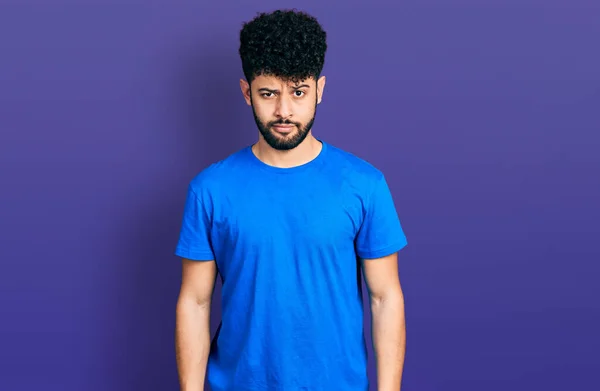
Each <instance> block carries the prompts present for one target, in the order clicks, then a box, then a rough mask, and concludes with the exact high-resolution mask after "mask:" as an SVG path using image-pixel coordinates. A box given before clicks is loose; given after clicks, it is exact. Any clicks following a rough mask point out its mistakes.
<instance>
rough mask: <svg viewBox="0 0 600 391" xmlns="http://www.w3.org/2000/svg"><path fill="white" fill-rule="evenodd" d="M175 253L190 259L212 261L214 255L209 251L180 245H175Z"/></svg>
mask: <svg viewBox="0 0 600 391" xmlns="http://www.w3.org/2000/svg"><path fill="white" fill-rule="evenodd" d="M175 255H177V256H179V257H181V258H186V259H190V260H192V261H213V260H214V259H215V256H214V255H213V253H212V252H210V251H191V250H189V249H184V248H182V247H177V249H176V250H175Z"/></svg>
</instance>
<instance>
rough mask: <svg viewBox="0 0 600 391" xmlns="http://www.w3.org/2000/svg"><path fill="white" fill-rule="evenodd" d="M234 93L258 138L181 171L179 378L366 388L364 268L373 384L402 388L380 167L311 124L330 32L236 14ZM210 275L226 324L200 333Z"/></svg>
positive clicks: (392, 256) (388, 206)
mask: <svg viewBox="0 0 600 391" xmlns="http://www.w3.org/2000/svg"><path fill="white" fill-rule="evenodd" d="M240 41H241V45H240V50H239V52H240V56H241V59H242V65H243V71H244V75H245V80H241V90H242V93H243V96H244V99H245V100H246V102H247V103H248V105H249V106H251V108H252V110H253V113H254V118H255V121H256V125H257V126H258V130H259V138H258V141H257V142H256V143H255V144H254V145H252V146H248V147H246V148H244V149H242V150H240V151H238V152H236V153H233V154H232V155H230V156H228V157H226V158H225V159H223V160H221V161H218V162H216V163H213V164H212V165H210V166H209V167H208V168H205V169H204V170H202V171H201V172H200V173H199V174H198V175H197V176H196V177H195V178H194V179H193V180H192V181H191V183H190V185H189V188H188V197H187V202H186V205H185V211H184V217H183V224H182V228H181V233H180V238H179V242H178V244H177V249H176V254H177V255H178V256H180V257H182V258H183V276H182V284H181V292H180V296H179V300H178V303H177V315H176V321H177V332H176V350H177V364H178V371H179V379H180V383H181V389H182V390H184V391H192V390H193V391H199V390H201V389H203V385H204V382H205V377H206V378H207V380H208V383H209V384H210V386H211V389H212V391H257V390H274V391H275V390H277V391H292V390H294V391H296V390H305V391H308V390H310V391H317V390H319V391H359V390H360V391H365V390H367V389H368V379H367V350H366V345H365V339H364V330H363V306H362V300H361V299H362V297H361V270H362V271H363V272H364V276H365V280H366V282H367V287H368V291H369V294H370V305H371V310H372V335H373V341H374V351H375V355H376V363H377V381H378V387H379V388H378V389H379V390H381V391H387V390H389V391H392V390H393V391H398V390H399V389H400V384H401V376H402V369H403V364H404V349H405V324H404V302H403V295H402V290H401V287H400V282H399V278H398V269H397V252H398V251H399V250H400V249H402V248H403V247H404V246H405V245H406V243H407V242H406V237H405V235H404V232H403V229H402V228H401V225H400V221H399V219H398V216H397V213H396V209H395V206H394V203H393V200H392V196H391V194H390V191H389V189H388V186H387V183H386V180H385V178H384V176H383V175H382V173H381V172H380V171H379V170H378V169H376V168H375V167H373V166H372V165H370V164H369V163H367V162H365V161H363V160H361V159H359V158H358V157H355V156H354V155H352V154H350V153H348V152H345V151H342V150H341V149H338V148H336V147H334V146H333V145H330V144H328V143H327V142H325V141H322V140H320V139H317V138H315V137H314V136H313V134H312V132H311V129H312V125H313V122H314V120H315V112H316V108H317V105H318V104H320V103H321V100H322V98H323V90H324V87H325V77H324V76H321V71H322V69H323V64H324V58H325V51H326V49H327V44H326V33H325V32H324V31H323V30H322V28H321V26H320V25H319V23H318V22H317V21H316V20H315V19H314V18H313V17H311V16H309V15H307V14H305V13H300V12H293V11H276V12H273V13H270V14H261V15H259V16H258V17H257V18H255V19H254V20H253V21H251V22H250V23H247V24H245V25H244V27H243V29H242V31H241V34H240ZM217 274H220V276H221V279H222V283H223V285H222V322H221V324H220V326H219V330H218V332H217V335H216V336H215V339H214V341H212V343H211V341H210V330H209V325H210V322H209V317H210V306H211V299H212V293H213V288H214V283H215V279H216V277H217Z"/></svg>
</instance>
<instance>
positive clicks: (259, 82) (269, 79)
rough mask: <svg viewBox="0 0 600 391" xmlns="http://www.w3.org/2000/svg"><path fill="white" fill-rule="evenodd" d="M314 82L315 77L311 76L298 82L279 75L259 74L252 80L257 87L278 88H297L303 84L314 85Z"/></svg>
mask: <svg viewBox="0 0 600 391" xmlns="http://www.w3.org/2000/svg"><path fill="white" fill-rule="evenodd" d="M314 83H315V79H314V77H309V78H307V79H304V80H299V81H298V82H293V81H291V80H284V79H282V78H279V77H277V76H271V75H259V76H256V77H255V78H254V80H252V84H253V85H255V86H256V88H263V87H269V88H277V89H284V88H297V87H299V86H302V85H308V86H310V85H313V84H314Z"/></svg>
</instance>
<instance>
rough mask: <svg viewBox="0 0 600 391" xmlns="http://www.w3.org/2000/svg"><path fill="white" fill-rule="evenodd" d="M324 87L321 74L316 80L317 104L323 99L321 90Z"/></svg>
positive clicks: (323, 78) (323, 79) (323, 77)
mask: <svg viewBox="0 0 600 391" xmlns="http://www.w3.org/2000/svg"><path fill="white" fill-rule="evenodd" d="M324 89H325V76H321V77H320V78H319V80H317V104H320V103H321V100H322V99H323V90H324Z"/></svg>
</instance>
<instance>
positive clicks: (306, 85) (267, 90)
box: [258, 84, 310, 93]
mask: <svg viewBox="0 0 600 391" xmlns="http://www.w3.org/2000/svg"><path fill="white" fill-rule="evenodd" d="M300 88H310V86H309V85H308V84H302V85H299V86H295V87H292V89H294V90H299V89H300ZM258 91H266V92H273V93H275V92H279V90H273V89H270V88H266V87H263V88H259V89H258Z"/></svg>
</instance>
